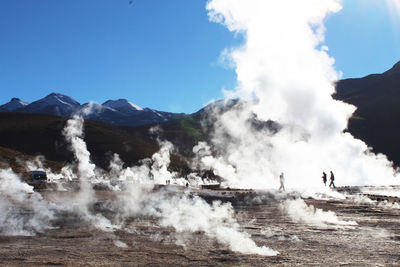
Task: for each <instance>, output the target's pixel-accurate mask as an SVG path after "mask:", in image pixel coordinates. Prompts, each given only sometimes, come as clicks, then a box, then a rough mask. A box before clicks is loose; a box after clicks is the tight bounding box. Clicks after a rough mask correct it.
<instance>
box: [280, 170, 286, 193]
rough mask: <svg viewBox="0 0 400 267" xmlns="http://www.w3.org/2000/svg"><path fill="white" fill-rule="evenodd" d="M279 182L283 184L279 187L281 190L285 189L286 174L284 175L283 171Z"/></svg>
mask: <svg viewBox="0 0 400 267" xmlns="http://www.w3.org/2000/svg"><path fill="white" fill-rule="evenodd" d="M279 182H280V184H281V186H280V187H279V191H285V176H283V172H282V173H281V175H280V176H279Z"/></svg>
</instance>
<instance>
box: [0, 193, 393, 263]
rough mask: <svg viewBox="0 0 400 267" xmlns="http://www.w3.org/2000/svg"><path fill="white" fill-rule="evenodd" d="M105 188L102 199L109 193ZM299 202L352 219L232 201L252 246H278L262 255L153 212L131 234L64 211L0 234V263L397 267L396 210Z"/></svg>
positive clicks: (348, 202) (137, 222)
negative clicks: (51, 220)
mask: <svg viewBox="0 0 400 267" xmlns="http://www.w3.org/2000/svg"><path fill="white" fill-rule="evenodd" d="M107 194H111V193H108V192H102V198H104V199H107V198H108V197H110V198H111V196H108V195H107ZM45 197H47V198H51V196H50V195H48V196H46V195H45ZM53 197H54V195H53ZM248 197H249V198H253V197H254V195H250V196H248ZM250 202H251V201H250ZM306 202H307V204H312V205H314V206H315V207H316V208H321V209H323V210H325V211H326V210H331V211H334V212H335V213H336V215H338V216H339V218H340V219H341V220H352V221H356V222H357V223H358V225H355V226H338V225H325V226H315V225H312V224H309V223H304V222H301V221H299V222H294V221H293V220H292V219H291V218H290V217H289V216H288V215H287V213H286V212H284V210H282V208H281V205H282V204H281V201H280V200H276V199H269V200H267V201H265V200H264V201H261V202H259V201H258V202H257V201H253V202H251V203H252V204H251V205H250V204H249V201H245V202H244V201H237V202H234V208H235V211H236V217H237V219H238V221H239V222H240V225H241V228H242V229H243V230H244V231H246V232H248V233H249V234H251V237H252V239H253V240H254V241H255V242H256V243H257V244H258V245H266V246H268V247H270V248H272V249H274V250H277V251H279V255H277V256H273V257H264V256H259V255H244V254H240V253H235V252H232V251H230V250H229V248H227V247H224V246H221V245H220V244H219V243H217V242H216V240H214V239H211V238H208V237H207V236H206V235H205V234H204V233H202V232H195V233H194V234H193V233H191V234H190V233H187V234H178V233H175V231H174V229H173V228H163V227H160V226H158V224H157V221H156V220H155V219H154V218H132V220H131V222H130V224H131V225H130V229H132V231H130V232H127V231H123V230H116V231H113V232H105V231H100V230H96V229H93V227H91V226H89V225H85V224H83V223H82V221H81V220H79V218H76V217H68V216H66V217H64V218H63V219H60V220H59V221H57V222H56V226H57V228H55V229H51V230H46V231H44V232H43V233H39V234H36V235H35V236H29V237H27V236H0V262H1V264H0V265H1V266H400V232H399V231H400V230H399V229H400V209H398V208H393V207H389V205H377V203H364V204H356V203H355V202H354V201H352V200H340V201H339V200H313V199H308V200H306ZM183 243H184V244H185V245H182V244H183Z"/></svg>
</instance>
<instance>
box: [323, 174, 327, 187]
mask: <svg viewBox="0 0 400 267" xmlns="http://www.w3.org/2000/svg"><path fill="white" fill-rule="evenodd" d="M327 180H328V178H327V177H326V173H325V172H322V181H323V182H324V185H325V186H326V181H327Z"/></svg>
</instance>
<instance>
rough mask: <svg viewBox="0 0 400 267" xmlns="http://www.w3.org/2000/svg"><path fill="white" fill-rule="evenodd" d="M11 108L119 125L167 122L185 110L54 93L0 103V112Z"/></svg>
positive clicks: (179, 116)
mask: <svg viewBox="0 0 400 267" xmlns="http://www.w3.org/2000/svg"><path fill="white" fill-rule="evenodd" d="M11 111H15V112H25V113H38V114H49V115H56V116H62V117H71V116H73V115H74V114H80V115H81V116H83V117H84V118H85V119H89V120H95V121H100V122H104V123H107V124H112V125H121V126H137V125H145V124H154V123H160V122H167V121H169V120H172V119H177V118H181V117H183V116H185V114H176V113H169V112H162V111H157V110H153V109H150V108H144V109H143V108H141V107H139V106H138V105H135V104H133V103H132V102H130V101H128V100H126V99H118V100H108V101H106V102H104V103H103V104H98V103H93V102H90V103H85V104H83V105H81V104H80V103H79V102H77V101H75V100H74V99H72V98H71V97H69V96H66V95H62V94H58V93H51V94H49V95H48V96H46V97H45V98H42V99H40V100H37V101H35V102H32V103H31V104H29V103H26V102H24V101H22V100H19V99H17V98H15V99H12V100H11V101H10V102H9V103H7V104H5V105H3V106H0V112H11Z"/></svg>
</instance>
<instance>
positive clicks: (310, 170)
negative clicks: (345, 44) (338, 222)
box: [202, 0, 398, 190]
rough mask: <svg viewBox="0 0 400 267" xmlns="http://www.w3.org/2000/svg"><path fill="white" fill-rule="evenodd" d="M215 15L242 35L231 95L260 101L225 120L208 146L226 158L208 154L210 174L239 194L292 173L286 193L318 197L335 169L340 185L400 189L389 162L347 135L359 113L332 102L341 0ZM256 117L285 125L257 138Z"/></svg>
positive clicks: (285, 0) (220, 5)
mask: <svg viewBox="0 0 400 267" xmlns="http://www.w3.org/2000/svg"><path fill="white" fill-rule="evenodd" d="M207 9H208V11H209V18H210V20H211V21H214V22H218V23H221V24H222V25H224V26H226V27H227V28H228V29H229V30H230V31H231V32H233V33H235V34H241V35H243V36H244V44H243V45H242V46H240V47H238V48H234V49H230V50H229V51H228V50H227V51H224V55H225V56H227V57H228V59H229V60H230V61H231V63H232V65H233V66H234V67H235V70H236V74H237V87H236V89H235V90H233V91H230V92H228V95H229V96H230V97H241V98H244V99H248V100H252V101H248V103H247V107H246V108H241V109H240V110H239V109H232V110H230V111H228V112H226V113H224V114H223V115H221V116H219V118H218V122H217V124H216V125H215V133H214V138H213V140H212V142H211V144H210V146H211V147H212V148H213V149H214V151H215V152H216V153H217V154H219V156H218V157H216V158H212V157H211V158H210V155H207V156H206V157H207V158H205V159H203V160H202V161H203V163H206V165H207V167H209V168H214V170H215V172H216V173H218V175H220V176H223V178H224V179H225V182H226V183H227V184H228V185H230V186H234V187H240V188H243V187H246V188H277V187H278V186H279V181H278V178H277V177H278V176H279V173H281V172H284V173H285V178H286V183H287V187H288V188H292V189H304V188H307V189H309V188H310V187H312V188H314V187H315V188H317V189H318V190H320V188H321V187H322V186H323V184H322V183H321V181H320V180H321V179H320V177H321V174H322V172H323V171H325V172H326V171H330V170H332V171H333V172H334V173H335V176H336V181H335V182H336V184H337V185H365V184H369V185H378V184H381V185H389V184H397V183H398V179H397V173H395V171H394V169H393V168H392V163H391V162H389V161H388V160H387V158H386V157H385V156H384V155H375V154H373V153H371V152H370V150H369V149H368V147H367V145H366V144H365V143H364V142H362V141H360V140H357V139H355V138H354V137H353V136H351V135H350V134H349V133H345V132H344V130H345V129H346V127H347V121H348V119H349V118H350V116H351V115H352V113H353V112H354V110H355V108H354V107H353V106H351V105H348V104H346V103H343V102H340V101H336V100H334V99H333V98H332V96H331V95H332V93H334V90H335V88H334V85H333V83H334V81H336V80H337V79H338V74H337V72H336V71H335V69H334V68H333V63H334V59H333V58H331V57H330V56H329V55H328V48H327V47H326V46H325V45H324V44H323V42H324V33H325V27H324V20H325V19H326V17H327V15H329V14H332V13H335V12H338V11H339V10H340V9H341V1H339V0H303V1H299V0H237V1H230V0H211V1H209V2H208V4H207ZM253 100H256V101H253ZM252 118H256V119H257V120H260V121H267V120H272V121H276V122H278V123H280V124H281V126H282V127H281V129H280V130H279V131H278V132H277V133H271V132H270V131H268V130H267V129H266V130H258V131H255V130H254V128H253V127H252V126H251V120H252ZM226 136H230V137H231V138H226ZM219 148H223V150H220V149H219ZM225 173H227V174H229V175H224V174H225Z"/></svg>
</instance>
